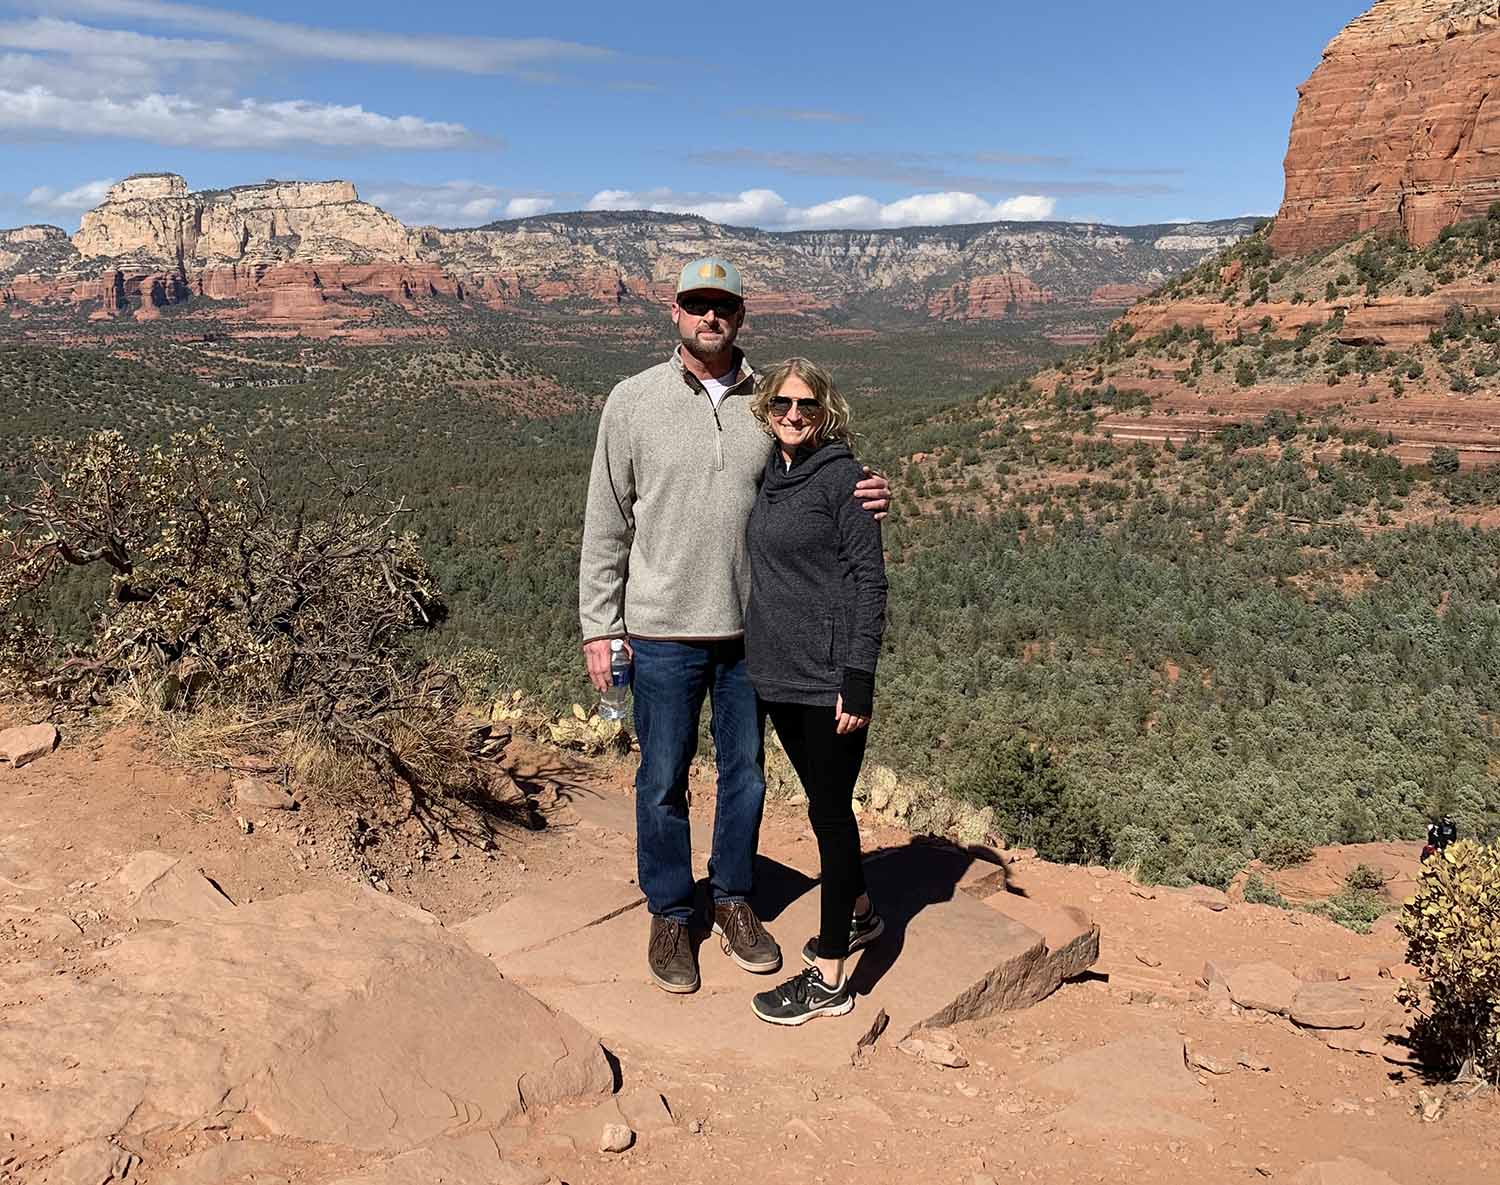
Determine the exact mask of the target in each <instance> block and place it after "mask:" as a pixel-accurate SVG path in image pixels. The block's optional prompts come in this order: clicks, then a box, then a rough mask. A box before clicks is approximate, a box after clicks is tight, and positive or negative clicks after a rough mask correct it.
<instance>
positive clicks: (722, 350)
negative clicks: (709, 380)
mask: <svg viewBox="0 0 1500 1185" xmlns="http://www.w3.org/2000/svg"><path fill="white" fill-rule="evenodd" d="M681 337H682V348H683V349H684V350H686V351H687V352H688V353H689V354H691V355H692V356H693V357H694V358H696V359H698V361H699V362H710V361H712V360H713V359H715V358H719V357H722V356H723V355H724V354H727V353H728V352H729V351H730V350H731V349H733V348H734V337H735V333H734V330H732V329H729V328H727V327H726V328H725V329H724V330H723V331H722V333H721V334H720V337H719V341H718V344H717V345H713V346H710V345H709V344H708V343H707V342H704V341H700V340H699V338H698V334H697V332H696V331H695V332H693V333H684V334H682V335H681Z"/></svg>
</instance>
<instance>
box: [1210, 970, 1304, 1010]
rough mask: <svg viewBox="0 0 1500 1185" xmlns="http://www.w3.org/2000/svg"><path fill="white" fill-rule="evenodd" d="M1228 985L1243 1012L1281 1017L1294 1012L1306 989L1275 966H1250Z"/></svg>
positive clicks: (1233, 973)
mask: <svg viewBox="0 0 1500 1185" xmlns="http://www.w3.org/2000/svg"><path fill="white" fill-rule="evenodd" d="M1225 982H1226V984H1227V986H1228V988H1229V996H1230V999H1232V1000H1233V1001H1234V1002H1235V1003H1236V1004H1238V1005H1239V1006H1240V1007H1241V1008H1252V1009H1254V1010H1255V1011H1257V1012H1273V1013H1276V1014H1278V1015H1281V1016H1285V1015H1286V1014H1287V1013H1289V1012H1290V1011H1291V1009H1292V1001H1293V1000H1294V999H1295V998H1296V996H1297V989H1298V988H1300V987H1301V986H1302V985H1301V983H1300V981H1299V980H1298V979H1297V977H1296V976H1295V975H1293V974H1292V973H1291V972H1290V971H1288V970H1287V969H1286V968H1284V967H1278V966H1277V965H1276V964H1275V963H1246V964H1244V965H1243V966H1239V967H1236V968H1235V969H1234V970H1233V971H1231V972H1230V973H1229V974H1228V976H1227V977H1226V980H1225Z"/></svg>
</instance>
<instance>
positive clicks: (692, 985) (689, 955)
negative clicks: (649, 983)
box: [646, 917, 698, 993]
mask: <svg viewBox="0 0 1500 1185" xmlns="http://www.w3.org/2000/svg"><path fill="white" fill-rule="evenodd" d="M646 958H647V961H648V962H649V963H650V964H651V978H652V979H654V980H655V981H656V986H657V987H659V988H661V989H662V991H665V992H679V993H683V992H696V991H697V990H698V959H697V957H696V956H695V955H694V954H693V940H692V937H691V936H690V935H689V934H688V927H687V923H686V922H679V921H675V920H674V919H672V918H659V917H652V919H651V941H650V943H649V944H648V945H647V947H646Z"/></svg>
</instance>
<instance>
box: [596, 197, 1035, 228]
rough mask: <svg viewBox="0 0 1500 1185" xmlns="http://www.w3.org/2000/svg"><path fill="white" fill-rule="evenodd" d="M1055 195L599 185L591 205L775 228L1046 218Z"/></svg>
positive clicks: (898, 224)
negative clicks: (877, 195) (883, 196)
mask: <svg viewBox="0 0 1500 1185" xmlns="http://www.w3.org/2000/svg"><path fill="white" fill-rule="evenodd" d="M1056 208H1057V199H1056V198H1052V197H1047V196H1044V195H1041V194H1019V195H1017V196H1015V197H1012V198H1007V199H1005V200H1004V201H1000V202H990V201H986V200H985V199H984V198H982V197H980V196H979V195H978V194H973V193H958V192H952V193H918V194H913V195H911V196H910V197H905V198H901V199H899V200H897V201H894V202H885V203H882V202H878V201H876V200H875V199H874V198H871V197H866V196H865V195H863V194H850V195H848V196H847V197H841V198H834V199H833V200H831V201H827V202H820V203H819V204H817V205H815V206H807V207H797V206H793V205H791V204H790V203H788V202H787V201H786V200H785V199H784V198H783V197H782V196H781V195H780V194H778V193H777V192H776V191H775V190H773V189H747V190H745V191H744V192H743V193H740V194H738V195H722V194H677V193H674V192H673V191H672V190H669V189H651V190H634V191H633V190H625V189H601V190H600V191H599V192H598V193H596V194H595V195H594V196H593V197H592V198H591V199H590V200H589V203H588V209H590V210H656V211H660V212H663V213H671V214H699V215H702V216H703V217H704V218H708V219H711V220H713V221H714V222H726V223H730V224H731V225H735V224H737V225H742V226H760V227H765V228H768V229H777V230H802V229H814V228H840V229H845V228H848V229H858V228H874V227H896V226H950V225H954V224H956V223H965V222H1010V221H1015V222H1033V221H1037V220H1039V219H1045V218H1050V217H1051V216H1052V213H1053V211H1054V210H1056Z"/></svg>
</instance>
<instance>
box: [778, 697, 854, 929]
mask: <svg viewBox="0 0 1500 1185" xmlns="http://www.w3.org/2000/svg"><path fill="white" fill-rule="evenodd" d="M761 703H762V707H763V708H764V709H765V712H766V714H767V715H768V716H770V718H771V723H772V724H774V725H775V726H776V735H777V736H778V737H780V738H781V743H782V745H783V746H784V747H785V749H786V755H787V756H788V757H790V758H791V760H792V768H793V769H795V770H796V771H797V776H798V777H799V778H800V779H802V787H803V789H804V790H806V791H807V817H808V819H809V820H810V821H811V822H812V828H813V834H814V835H815V836H817V839H818V856H819V858H820V859H821V860H822V863H823V910H822V924H821V928H820V929H819V932H818V956H819V957H820V958H824V959H843V958H847V957H848V955H849V919H850V918H851V917H853V915H854V902H855V901H856V900H858V898H859V896H860V894H861V893H863V892H864V891H865V870H864V865H863V864H862V863H861V861H860V852H859V824H858V823H857V822H856V821H855V818H854V783H855V781H856V780H857V779H858V778H859V768H860V766H861V765H862V764H863V763H864V760H865V740H866V738H867V736H868V734H869V729H868V728H861V729H859V730H857V731H855V732H850V733H845V734H844V735H843V736H840V735H839V734H838V733H837V732H835V731H834V726H835V722H836V719H837V718H836V717H835V716H834V714H833V708H832V707H821V708H814V707H809V706H808V705H806V704H773V703H767V702H766V701H764V700H763V701H761Z"/></svg>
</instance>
